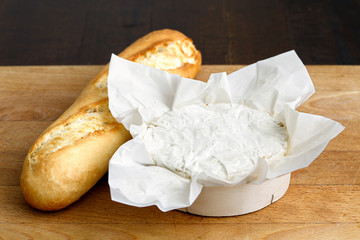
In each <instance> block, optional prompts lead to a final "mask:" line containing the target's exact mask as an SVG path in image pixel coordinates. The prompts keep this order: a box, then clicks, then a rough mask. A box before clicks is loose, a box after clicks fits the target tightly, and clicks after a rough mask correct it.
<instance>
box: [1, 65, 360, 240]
mask: <svg viewBox="0 0 360 240" xmlns="http://www.w3.org/2000/svg"><path fill="white" fill-rule="evenodd" d="M241 67H242V66H240V65H231V66H226V65H205V66H203V67H202V70H201V72H200V73H199V75H198V76H197V78H198V79H201V80H206V79H207V78H208V76H209V74H210V73H211V72H223V71H226V72H232V71H235V70H237V69H239V68H241ZM100 68H101V66H47V67H44V66H26V67H0V171H1V172H0V173H1V174H0V239H91V238H92V239H357V238H358V237H359V236H360V157H359V153H360V81H359V76H360V66H307V68H308V71H309V73H310V76H311V77H312V80H313V82H314V85H315V88H316V90H317V92H316V93H315V94H314V95H313V96H312V97H311V98H310V99H309V100H308V101H307V102H306V103H305V104H304V105H303V106H301V107H300V108H299V109H298V110H299V111H303V112H307V113H313V114H319V115H322V116H325V117H329V118H332V119H333V120H336V121H339V122H340V123H342V124H343V125H344V126H345V127H346V129H345V130H344V131H343V132H342V133H341V134H340V135H339V136H338V137H336V138H335V139H334V140H332V141H331V142H330V144H329V145H328V147H327V148H326V149H325V151H324V152H323V153H322V154H321V155H320V156H319V157H318V158H317V159H316V160H315V161H314V162H313V163H312V164H311V165H310V166H309V167H308V168H305V169H301V170H298V171H296V172H294V173H293V174H292V179H291V185H290V187H289V190H288V192H287V193H286V194H285V196H284V197H283V198H282V199H280V200H279V201H278V202H276V203H274V204H272V205H270V206H268V207H266V208H264V209H262V210H260V211H257V212H254V213H251V214H247V215H243V216H237V217H226V218H211V217H200V216H195V215H191V214H187V213H183V212H179V211H170V212H166V213H163V212H161V211H160V210H158V209H157V208H156V207H146V208H136V207H130V206H126V205H123V204H119V203H115V202H112V201H111V199H110V193H109V187H108V185H107V176H104V177H103V178H102V179H101V180H100V181H99V182H98V183H97V184H96V185H95V187H94V188H92V189H91V190H90V191H89V192H88V193H87V194H85V195H84V196H83V197H82V198H81V199H80V200H79V201H77V202H76V203H74V204H73V205H71V206H69V207H68V208H66V209H64V210H62V211H58V212H41V211H37V210H34V209H32V208H31V207H29V206H28V205H27V204H26V202H25V200H24V198H23V196H22V195H21V191H20V187H19V177H20V173H21V168H22V163H23V160H24V158H25V156H26V153H27V151H28V149H29V148H30V146H31V145H32V144H33V142H34V141H35V139H36V138H37V137H38V136H39V135H40V133H41V132H42V131H43V130H44V129H45V128H46V127H47V126H48V125H50V124H51V122H52V121H54V120H55V119H56V118H57V117H58V116H59V115H60V114H61V113H62V112H63V111H64V110H65V109H66V108H67V107H68V106H70V104H71V103H72V102H73V101H74V99H75V98H76V97H77V95H78V94H79V92H80V91H81V90H82V88H83V87H84V85H85V84H86V83H87V82H88V81H89V80H91V78H92V77H93V76H95V74H96V73H97V71H98V70H100Z"/></svg>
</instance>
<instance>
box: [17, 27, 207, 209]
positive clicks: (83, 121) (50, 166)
mask: <svg viewBox="0 0 360 240" xmlns="http://www.w3.org/2000/svg"><path fill="white" fill-rule="evenodd" d="M119 56H121V57H123V58H126V59H129V60H131V61H134V62H138V63H143V64H147V65H150V66H153V67H157V68H160V69H162V70H166V71H168V72H171V73H176V74H180V75H182V76H184V77H189V78H193V77H195V75H196V74H197V73H198V71H199V70H200V65H201V54H200V52H199V51H198V50H196V48H195V46H194V45H193V43H192V41H191V39H189V38H188V37H186V36H185V35H183V34H182V33H180V32H178V31H174V30H169V29H164V30H159V31H154V32H151V33H149V34H148V35H146V36H144V37H142V38H140V39H139V40H137V41H136V42H134V43H133V44H132V45H130V46H129V47H128V48H126V49H125V50H124V51H123V52H121V53H120V54H119ZM107 75H108V65H107V66H106V67H105V68H104V69H102V70H101V71H100V72H99V74H98V75H97V76H96V77H95V78H94V79H93V80H92V81H91V82H90V83H89V84H88V85H87V86H86V87H85V89H84V90H83V91H82V93H81V94H80V96H79V97H78V98H77V99H76V101H75V102H74V103H73V104H72V105H71V106H70V107H69V109H67V110H66V111H65V112H64V113H63V114H62V115H61V116H60V117H59V118H58V119H57V120H56V121H55V122H53V123H52V124H51V125H50V126H49V127H48V128H47V129H46V130H45V131H44V132H43V133H42V134H41V136H40V137H39V138H38V139H37V140H36V142H35V143H34V145H33V146H32V147H31V149H30V150H29V153H28V154H27V156H26V159H25V161H24V165H23V170H22V175H21V178H20V185H21V189H22V193H23V195H24V197H25V199H26V201H27V202H28V203H29V204H30V205H31V206H33V207H34V208H37V209H41V210H45V211H53V210H59V209H62V208H64V207H66V206H68V205H69V204H71V203H73V202H74V201H76V200H78V199H79V198H80V197H81V196H82V195H83V194H84V193H86V192H87V191H88V190H89V189H90V188H91V187H92V186H94V184H95V183H96V182H97V181H98V180H99V179H100V178H101V177H102V176H103V175H104V174H105V173H106V172H107V169H108V163H109V159H110V158H111V156H112V155H113V153H114V152H115V151H116V150H117V148H118V147H119V146H120V145H121V144H123V143H124V142H126V141H128V140H129V139H130V138H131V136H130V134H129V133H128V131H126V129H125V128H124V127H123V126H122V125H121V124H119V123H117V122H116V121H115V119H114V118H113V117H112V115H111V113H110V111H109V109H108V99H107Z"/></svg>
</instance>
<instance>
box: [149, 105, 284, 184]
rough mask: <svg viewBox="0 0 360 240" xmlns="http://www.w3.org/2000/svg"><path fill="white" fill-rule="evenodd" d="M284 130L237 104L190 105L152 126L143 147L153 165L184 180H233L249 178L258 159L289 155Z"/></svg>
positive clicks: (266, 114) (261, 115) (257, 112)
mask: <svg viewBox="0 0 360 240" xmlns="http://www.w3.org/2000/svg"><path fill="white" fill-rule="evenodd" d="M287 137H288V135H287V130H286V128H285V126H284V125H283V124H282V123H281V122H279V121H277V120H276V119H274V118H273V117H271V116H270V115H269V114H268V113H266V112H262V111H259V110H255V109H251V108H249V107H246V106H245V105H238V104H214V105H209V106H206V105H190V106H186V107H183V108H180V109H178V110H174V111H170V112H168V113H166V114H164V115H163V116H162V117H160V118H159V119H158V120H157V121H155V122H153V123H151V124H150V125H149V126H148V128H147V130H146V132H145V134H144V136H143V139H144V142H145V145H146V147H147V149H148V151H149V153H150V155H151V156H152V158H153V160H154V162H155V164H156V165H157V166H162V167H165V168H168V169H169V170H171V171H173V172H175V173H177V174H178V175H180V176H182V177H184V178H188V179H190V178H192V177H193V176H195V175H202V174H204V173H205V175H206V176H211V177H213V178H215V179H221V180H226V181H232V180H234V179H241V178H244V177H246V176H247V175H249V173H250V172H251V171H252V170H253V169H254V167H255V165H256V162H257V161H258V159H259V158H263V159H265V160H266V161H270V160H272V159H274V158H278V157H281V156H284V154H285V153H286V150H287Z"/></svg>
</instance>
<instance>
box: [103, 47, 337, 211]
mask: <svg viewBox="0 0 360 240" xmlns="http://www.w3.org/2000/svg"><path fill="white" fill-rule="evenodd" d="M108 92H109V108H110V110H111V113H112V114H113V116H114V117H115V118H116V120H117V121H118V122H121V123H122V124H123V125H124V126H125V128H126V129H128V130H129V131H130V133H131V134H132V136H133V139H132V140H130V141H128V142H126V143H125V144H123V145H122V146H121V147H120V148H119V149H118V150H117V151H116V153H115V154H114V155H113V157H112V159H111V160H110V164H109V185H110V191H111V197H112V200H114V201H117V202H120V203H124V204H127V205H131V206H137V207H145V206H150V205H157V206H158V207H159V209H161V210H162V211H169V210H173V209H179V208H186V207H189V206H191V205H192V203H193V202H194V201H195V200H196V198H197V197H198V196H199V194H200V192H201V190H202V187H203V186H208V185H211V186H214V185H217V186H219V185H220V186H225V185H236V184H244V183H254V184H259V183H262V182H264V181H266V180H267V179H274V178H276V177H278V176H281V175H284V174H287V173H290V172H293V171H295V170H297V169H300V168H304V167H307V166H308V165H309V164H310V163H311V162H312V161H313V160H314V159H315V158H316V157H317V156H318V155H319V154H320V153H321V152H322V151H323V150H324V148H325V147H326V145H327V144H328V142H329V141H330V140H331V139H332V138H334V137H335V136H337V135H338V134H339V133H340V132H341V131H342V130H343V129H344V127H343V126H342V125H341V124H339V123H338V122H335V121H333V120H330V119H327V118H324V117H321V116H317V115H312V114H307V113H301V112H298V111H296V110H295V109H296V108H297V107H299V106H300V105H301V104H302V103H304V102H305V101H306V100H307V99H308V98H309V97H310V96H311V95H312V94H314V92H315V89H314V86H313V83H312V81H311V79H310V77H309V74H308V72H307V70H306V68H305V66H304V65H303V63H302V62H301V60H300V59H299V57H298V56H297V55H296V53H295V52H294V51H290V52H286V53H283V54H281V55H278V56H275V57H272V58H269V59H266V60H263V61H259V62H257V63H255V64H252V65H249V66H247V67H244V68H242V69H240V70H238V71H236V72H233V73H231V74H229V75H227V74H226V73H215V74H212V75H211V76H210V79H209V80H208V82H207V83H204V82H201V81H197V80H192V79H187V78H183V77H180V76H179V75H173V74H169V73H167V72H164V71H161V70H158V69H155V68H152V67H148V66H145V65H141V64H137V63H133V62H130V61H127V60H125V59H122V58H120V57H117V56H116V55H112V57H111V61H110V68H109V77H108ZM214 103H236V104H244V105H246V106H248V107H251V108H254V109H258V110H261V111H266V112H268V113H270V114H271V115H272V116H273V117H275V118H276V119H277V120H279V121H281V122H282V123H283V124H284V125H285V126H286V128H287V131H288V151H287V153H286V155H285V156H284V157H281V158H279V159H276V160H273V161H271V162H267V161H266V160H264V159H261V158H260V159H259V160H258V162H257V163H255V164H254V168H253V169H252V170H251V171H250V172H249V173H248V175H247V176H246V177H245V178H243V179H236V181H229V180H225V179H218V178H217V177H216V176H208V175H206V173H205V172H203V173H200V174H199V175H197V176H192V177H191V180H189V179H185V178H183V177H181V176H179V175H177V174H175V173H173V172H172V171H170V170H168V169H165V168H163V167H158V166H156V165H154V162H153V160H152V159H151V157H150V155H149V153H148V151H147V149H146V147H145V145H144V143H143V140H142V137H141V136H142V133H144V131H145V130H146V126H147V125H146V124H147V123H151V122H153V121H154V120H156V119H158V118H159V117H160V116H162V115H163V114H164V113H166V112H168V111H172V110H174V109H177V108H180V107H183V106H186V105H190V104H214Z"/></svg>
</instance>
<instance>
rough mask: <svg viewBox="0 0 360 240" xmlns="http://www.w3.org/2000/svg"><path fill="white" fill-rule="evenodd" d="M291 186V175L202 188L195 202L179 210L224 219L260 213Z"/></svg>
mask: <svg viewBox="0 0 360 240" xmlns="http://www.w3.org/2000/svg"><path fill="white" fill-rule="evenodd" d="M289 184H290V173H288V174H285V175H283V176H280V177H277V178H274V179H270V180H267V181H265V182H263V183H261V184H258V185H257V184H251V183H249V184H240V185H236V186H229V187H227V186H225V187H213V186H210V187H203V189H202V191H201V193H200V195H199V196H198V198H197V199H196V200H195V202H194V203H193V204H192V205H191V206H190V207H187V208H181V209H178V210H180V211H183V212H189V213H192V214H196V215H201V216H211V217H225V216H236V215H243V214H246V213H251V212H255V211H257V210H260V209H262V208H264V207H266V206H268V205H270V204H272V203H273V202H275V201H277V200H279V199H280V198H281V197H282V196H283V195H284V194H285V193H286V191H287V189H288V187H289Z"/></svg>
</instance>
